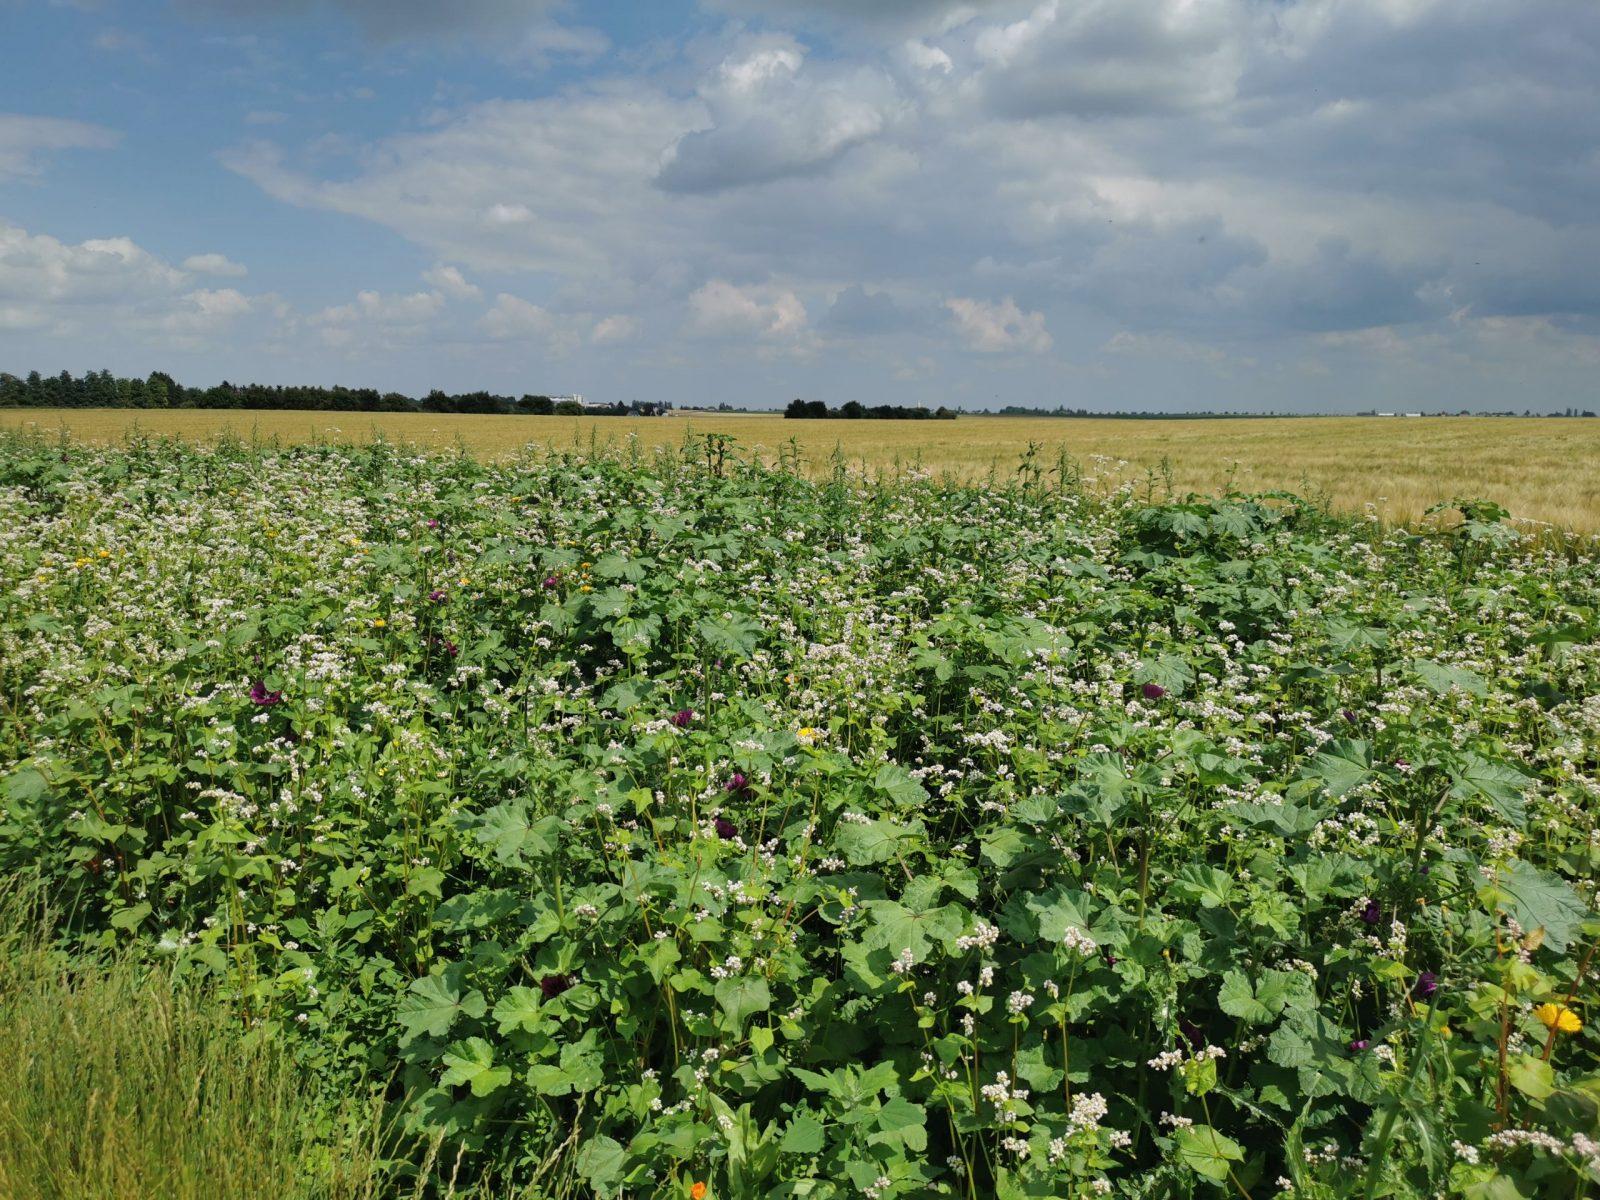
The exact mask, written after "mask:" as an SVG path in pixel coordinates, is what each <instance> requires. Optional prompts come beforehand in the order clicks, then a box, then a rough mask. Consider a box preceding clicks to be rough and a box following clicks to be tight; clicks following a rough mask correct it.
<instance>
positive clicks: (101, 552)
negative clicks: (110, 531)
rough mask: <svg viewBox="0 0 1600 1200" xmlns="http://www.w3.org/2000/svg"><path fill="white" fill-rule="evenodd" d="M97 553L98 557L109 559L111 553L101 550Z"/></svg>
mask: <svg viewBox="0 0 1600 1200" xmlns="http://www.w3.org/2000/svg"><path fill="white" fill-rule="evenodd" d="M99 553H100V557H101V558H110V557H111V551H109V550H101V551H100V552H99Z"/></svg>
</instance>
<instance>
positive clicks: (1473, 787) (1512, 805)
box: [1450, 754, 1533, 829]
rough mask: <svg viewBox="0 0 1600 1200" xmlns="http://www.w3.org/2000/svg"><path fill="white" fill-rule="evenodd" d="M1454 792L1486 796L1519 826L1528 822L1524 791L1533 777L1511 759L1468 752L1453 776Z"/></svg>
mask: <svg viewBox="0 0 1600 1200" xmlns="http://www.w3.org/2000/svg"><path fill="white" fill-rule="evenodd" d="M1453 778H1454V780H1455V785H1454V786H1453V787H1452V788H1451V789H1450V794H1451V795H1452V796H1454V797H1456V799H1458V800H1483V801H1484V802H1485V803H1487V804H1488V805H1489V806H1490V807H1492V808H1493V809H1494V810H1495V811H1496V812H1498V813H1499V814H1500V815H1501V816H1502V817H1504V818H1505V819H1506V820H1507V821H1509V822H1511V824H1513V825H1515V826H1516V827H1517V828H1518V829H1522V828H1525V827H1526V826H1527V824H1528V810H1527V805H1526V803H1525V802H1524V801H1523V798H1522V793H1523V791H1524V789H1526V788H1527V786H1528V785H1529V784H1530V783H1532V782H1533V781H1532V780H1531V779H1530V778H1529V777H1528V776H1526V775H1524V774H1523V773H1522V772H1521V771H1519V770H1517V769H1516V768H1515V767H1513V766H1512V765H1511V764H1510V763H1503V762H1491V761H1490V760H1489V759H1486V758H1482V757H1480V756H1478V755H1476V754H1467V755H1466V756H1464V758H1463V759H1462V762H1461V765H1460V767H1459V768H1458V769H1457V770H1456V772H1455V773H1454V776H1453Z"/></svg>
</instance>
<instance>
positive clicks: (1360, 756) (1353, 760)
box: [1306, 738, 1372, 797]
mask: <svg viewBox="0 0 1600 1200" xmlns="http://www.w3.org/2000/svg"><path fill="white" fill-rule="evenodd" d="M1306 770H1307V771H1308V772H1309V773H1310V774H1311V775H1313V776H1315V777H1316V778H1318V779H1320V780H1322V784H1323V786H1324V787H1325V788H1326V789H1327V791H1328V795H1330V796H1334V797H1338V796H1343V795H1345V794H1346V793H1347V792H1351V791H1354V790H1355V789H1356V788H1358V787H1360V786H1361V785H1362V784H1363V783H1365V782H1366V781H1367V780H1368V779H1370V778H1372V748H1371V747H1370V746H1368V745H1367V743H1366V742H1364V741H1362V740H1360V739H1359V738H1339V739H1337V740H1335V741H1332V742H1329V743H1328V746H1327V748H1326V749H1325V750H1323V751H1322V752H1321V753H1320V754H1318V755H1316V756H1315V757H1314V758H1313V759H1312V760H1311V762H1310V763H1309V764H1308V765H1307V767H1306Z"/></svg>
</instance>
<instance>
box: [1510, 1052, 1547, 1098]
mask: <svg viewBox="0 0 1600 1200" xmlns="http://www.w3.org/2000/svg"><path fill="white" fill-rule="evenodd" d="M1506 1078H1508V1079H1509V1080H1511V1086H1512V1087H1514V1088H1516V1089H1517V1091H1519V1092H1521V1093H1522V1094H1523V1095H1524V1096H1527V1097H1528V1098H1529V1099H1531V1100H1543V1099H1544V1098H1545V1097H1547V1096H1548V1095H1550V1093H1551V1092H1553V1091H1555V1090H1556V1072H1555V1068H1554V1067H1552V1066H1551V1065H1550V1064H1549V1063H1547V1062H1542V1061H1540V1060H1539V1059H1537V1058H1535V1057H1534V1056H1533V1055H1531V1054H1519V1055H1517V1056H1516V1057H1515V1058H1514V1059H1512V1060H1511V1062H1510V1063H1509V1064H1507V1067H1506Z"/></svg>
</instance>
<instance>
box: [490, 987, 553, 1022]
mask: <svg viewBox="0 0 1600 1200" xmlns="http://www.w3.org/2000/svg"><path fill="white" fill-rule="evenodd" d="M492 1015H493V1016H494V1019H495V1022H496V1024H497V1025H498V1026H499V1028H500V1032H501V1033H512V1032H514V1031H516V1030H519V1029H520V1030H523V1031H525V1032H527V1033H532V1032H533V1031H534V1029H535V1028H537V1027H538V1026H539V1025H540V1024H541V1023H542V1022H543V1019H544V1018H543V1017H542V1016H541V1015H540V1012H539V992H538V990H537V989H535V988H531V987H523V986H522V985H521V984H518V985H516V986H515V987H512V988H510V989H508V990H507V991H506V994H505V995H504V996H501V997H500V999H499V1000H498V1001H496V1003H495V1006H494V1013H493V1014H492Z"/></svg>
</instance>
